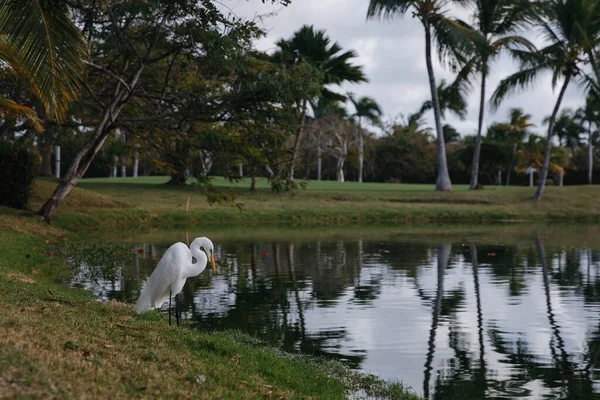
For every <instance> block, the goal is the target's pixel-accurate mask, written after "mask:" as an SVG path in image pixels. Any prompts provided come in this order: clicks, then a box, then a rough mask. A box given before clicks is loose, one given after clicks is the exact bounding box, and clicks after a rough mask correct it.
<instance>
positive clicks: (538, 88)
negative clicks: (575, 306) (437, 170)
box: [221, 0, 585, 136]
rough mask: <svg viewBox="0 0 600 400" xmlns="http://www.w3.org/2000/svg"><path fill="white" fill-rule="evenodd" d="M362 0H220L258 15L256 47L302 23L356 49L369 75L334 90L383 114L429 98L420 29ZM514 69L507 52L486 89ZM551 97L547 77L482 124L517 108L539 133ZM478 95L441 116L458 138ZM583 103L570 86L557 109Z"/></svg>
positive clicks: (270, 45) (467, 129)
mask: <svg viewBox="0 0 600 400" xmlns="http://www.w3.org/2000/svg"><path fill="white" fill-rule="evenodd" d="M368 3H369V2H368V0H292V4H291V5H289V6H288V7H282V6H280V5H275V6H274V5H271V4H262V3H261V1H260V0H221V4H223V7H228V8H230V9H231V10H232V11H233V12H234V13H235V14H236V15H237V16H238V17H245V18H248V19H255V18H257V17H260V16H263V18H258V19H257V22H258V23H259V25H260V26H261V27H263V28H264V29H265V30H267V32H268V34H267V36H266V37H265V38H262V39H260V40H258V41H257V42H256V47H257V48H258V49H259V50H264V51H272V50H274V48H275V42H276V41H277V40H279V39H281V38H289V37H290V36H292V35H293V33H294V32H295V31H296V30H298V29H299V28H300V27H301V26H302V25H304V24H307V25H314V26H315V28H317V29H324V30H326V31H327V34H328V35H329V37H330V38H331V39H332V40H335V41H337V42H338V43H339V44H340V45H341V46H342V47H343V48H344V49H354V50H355V51H356V52H357V53H358V58H357V59H356V64H360V65H363V67H364V72H365V74H366V75H367V77H368V79H369V83H362V84H357V85H345V86H343V87H342V88H341V89H337V90H338V91H341V92H346V91H352V92H354V93H356V94H357V95H359V96H371V97H373V98H375V100H377V101H378V102H379V104H380V105H381V106H382V107H383V111H384V114H385V116H386V117H388V118H395V117H398V116H399V115H400V114H403V115H407V114H409V113H412V112H415V111H416V110H417V109H418V108H419V107H420V105H421V104H422V103H423V101H425V100H426V99H428V98H429V96H430V94H429V86H428V82H427V71H426V67H425V55H424V53H425V51H424V34H423V28H422V26H421V25H420V23H419V22H418V21H417V20H415V19H412V18H410V15H407V17H405V18H402V19H396V20H393V21H384V22H381V21H378V20H369V21H367V20H366V18H365V16H366V11H367V6H368ZM462 13H464V12H462ZM462 13H461V14H462ZM266 14H271V15H269V16H267V15H266ZM463 16H464V14H463V15H461V17H463ZM465 18H466V17H465ZM515 67H516V65H514V64H513V62H512V60H511V59H510V58H509V57H507V56H502V57H500V58H499V59H498V60H497V61H496V62H495V63H494V64H492V66H491V74H490V77H489V79H488V82H489V83H488V93H489V94H491V93H492V92H493V91H494V89H495V87H496V84H497V83H498V82H499V81H500V80H501V79H502V78H504V77H506V76H508V75H509V74H511V73H513V72H514V71H515ZM435 71H436V79H437V81H438V83H439V81H440V80H441V79H442V78H444V79H446V81H448V82H450V81H452V80H453V75H452V73H451V72H450V71H447V70H444V69H443V68H442V67H441V66H440V65H439V64H438V63H437V59H436V66H435ZM334 89H335V88H334ZM557 95H558V88H557V90H555V91H553V90H552V87H551V85H550V79H549V77H545V78H543V79H540V80H539V81H538V82H537V84H536V85H535V86H534V87H533V88H530V89H527V90H525V91H523V92H521V93H518V94H515V95H513V96H511V97H509V98H508V99H507V100H506V101H505V102H504V103H503V105H502V106H501V107H500V109H499V110H498V111H497V112H495V113H494V114H491V113H490V112H489V109H488V110H486V112H487V116H486V119H485V124H484V125H487V124H488V123H490V122H493V121H503V120H505V119H507V114H508V110H509V109H510V108H511V107H521V108H523V109H524V110H525V112H527V113H529V114H531V115H532V116H533V123H535V124H536V125H537V126H538V128H537V129H538V130H539V131H540V133H542V129H541V127H542V125H541V123H542V120H543V119H544V118H545V117H546V116H547V115H549V114H550V113H551V111H552V107H553V106H554V102H555V100H556V97H557ZM478 98H479V94H478V91H477V90H474V91H473V92H472V93H471V95H470V97H469V108H468V115H467V118H466V119H465V120H464V121H461V120H460V119H458V118H456V117H454V116H451V115H450V116H448V115H447V116H446V117H447V120H446V123H450V124H451V125H453V126H454V127H455V128H456V129H457V130H458V131H459V132H460V133H461V134H462V135H463V136H464V135H472V134H475V133H476V130H477V114H478V104H479V101H478ZM488 99H489V96H488ZM584 102H585V95H584V93H583V91H582V90H581V89H579V88H578V87H577V86H575V85H572V86H571V87H570V89H569V90H567V93H566V95H565V99H564V101H563V107H571V108H573V109H575V108H577V107H579V106H581V105H582V104H584ZM427 122H428V124H429V125H430V126H433V123H432V122H433V115H432V113H431V112H430V113H429V114H428V115H427Z"/></svg>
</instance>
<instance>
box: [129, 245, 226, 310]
mask: <svg viewBox="0 0 600 400" xmlns="http://www.w3.org/2000/svg"><path fill="white" fill-rule="evenodd" d="M213 253H214V247H213V243H212V242H211V241H210V240H209V239H208V238H205V237H201V238H196V239H194V241H193V242H192V244H191V245H190V247H189V248H188V247H187V246H186V245H185V243H181V242H178V243H175V244H174V245H172V246H171V247H169V248H168V249H167V251H166V252H165V254H164V255H163V257H162V258H161V259H160V261H159V262H158V265H157V266H156V268H155V269H154V271H153V272H152V275H150V278H148V280H147V281H146V286H145V287H144V290H142V293H141V294H140V297H139V299H138V300H137V302H136V303H135V306H134V310H135V311H136V312H138V313H139V312H143V311H147V310H150V309H153V308H159V307H161V306H162V304H163V303H164V302H165V301H166V300H167V299H168V298H169V296H177V294H179V292H181V290H182V289H183V285H185V281H186V279H187V278H191V277H194V276H197V275H199V274H200V273H201V272H202V271H204V269H205V268H206V264H207V263H208V259H209V257H210V261H211V264H212V269H213V272H215V273H216V268H215V260H214V254H213ZM192 257H193V258H195V259H196V262H193V258H192ZM169 318H170V317H169Z"/></svg>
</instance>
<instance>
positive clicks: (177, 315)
mask: <svg viewBox="0 0 600 400" xmlns="http://www.w3.org/2000/svg"><path fill="white" fill-rule="evenodd" d="M175 318H176V319H177V326H179V295H178V294H177V295H175Z"/></svg>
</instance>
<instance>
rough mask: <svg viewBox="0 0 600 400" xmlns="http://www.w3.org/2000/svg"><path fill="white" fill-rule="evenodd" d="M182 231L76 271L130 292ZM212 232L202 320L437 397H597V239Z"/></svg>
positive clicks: (104, 293)
mask: <svg viewBox="0 0 600 400" xmlns="http://www.w3.org/2000/svg"><path fill="white" fill-rule="evenodd" d="M175 236H177V237H176V238H175V239H174V240H167V239H166V238H165V236H161V238H160V239H153V240H151V241H150V240H146V239H145V240H139V241H138V242H136V239H135V238H134V239H133V241H132V244H131V252H132V254H133V255H132V256H131V257H130V259H128V260H127V261H126V262H125V263H124V264H123V266H122V268H119V269H118V271H117V276H116V277H115V278H114V279H101V278H98V277H96V278H94V279H89V275H88V274H86V273H85V269H84V270H82V271H81V272H80V273H78V274H77V275H76V276H74V278H73V280H72V284H73V285H75V286H81V287H85V288H87V289H89V290H91V291H92V292H93V293H95V294H96V295H97V296H98V298H100V299H103V300H106V299H111V298H114V299H117V300H120V301H127V302H135V300H136V299H137V296H138V294H139V292H140V290H141V288H142V287H143V284H144V280H145V278H146V277H147V276H148V275H149V274H150V273H151V272H152V270H153V268H154V266H155V265H156V263H157V262H158V260H159V259H160V257H161V256H162V254H163V253H164V251H165V250H166V249H167V247H168V246H169V245H170V244H172V243H173V242H175V241H184V242H185V234H181V233H180V234H178V235H175ZM275 236H277V235H275ZM349 237H350V238H349ZM190 239H193V237H190ZM214 242H215V246H216V252H215V258H216V260H217V270H218V274H217V275H215V276H213V275H212V272H211V271H210V268H209V269H207V270H206V271H205V272H204V273H202V274H201V275H200V276H198V277H196V278H193V279H188V281H187V284H186V286H185V287H184V290H183V292H182V298H181V299H182V302H181V306H182V310H183V311H182V313H183V316H184V318H187V319H188V320H190V321H191V323H192V324H194V325H195V326H196V327H197V328H199V329H207V330H220V329H239V330H241V331H243V332H247V333H250V334H252V335H256V336H258V337H260V338H262V339H264V340H266V341H269V342H270V343H272V344H274V345H276V346H279V347H281V348H283V349H285V350H287V351H292V352H303V353H310V354H317V355H323V356H326V357H331V358H335V359H339V360H341V361H342V362H344V363H345V364H347V365H349V366H350V367H352V368H356V369H360V370H363V371H367V372H371V373H375V374H377V375H379V376H381V377H383V378H388V379H401V380H402V381H403V382H404V383H405V384H407V385H409V386H411V387H412V388H413V389H414V390H415V391H417V392H419V393H420V394H421V395H423V396H424V397H425V398H428V399H453V398H461V399H514V398H523V399H542V398H549V399H550V398H551V399H555V398H561V399H594V398H600V251H597V250H596V249H592V248H589V247H578V246H573V245H560V243H559V244H557V243H556V241H554V242H553V244H552V245H550V244H545V241H544V239H543V237H542V238H540V237H539V236H531V237H525V239H519V240H516V241H514V244H510V245H507V244H502V243H496V244H495V243H493V240H492V241H491V243H490V240H489V239H488V240H486V241H485V243H478V242H477V240H472V241H470V242H469V243H464V242H456V241H454V240H453V239H452V237H446V238H441V239H439V240H437V241H436V240H435V239H434V240H431V239H428V240H427V241H426V242H423V241H419V240H404V239H399V238H389V237H388V238H373V237H372V236H371V235H361V234H360V233H357V234H356V235H344V237H343V238H338V237H327V236H325V237H318V238H317V237H316V236H315V237H313V238H310V236H309V237H308V238H307V237H304V238H303V239H289V240H288V239H284V238H283V237H282V238H276V239H273V238H271V239H264V238H263V239H256V240H244V239H238V238H236V239H227V238H226V237H225V238H220V239H218V240H214Z"/></svg>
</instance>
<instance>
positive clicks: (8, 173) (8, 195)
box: [0, 143, 40, 209]
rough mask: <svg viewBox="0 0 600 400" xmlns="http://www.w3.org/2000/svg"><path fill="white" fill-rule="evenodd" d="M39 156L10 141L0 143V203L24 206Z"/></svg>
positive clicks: (10, 205)
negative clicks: (0, 177)
mask: <svg viewBox="0 0 600 400" xmlns="http://www.w3.org/2000/svg"><path fill="white" fill-rule="evenodd" d="M39 163H40V156H39V154H38V153H37V152H31V151H28V150H25V149H21V148H19V147H17V146H15V145H14V144H11V143H0V171H2V179H0V205H6V206H9V207H14V208H21V209H23V208H25V206H26V205H27V200H29V192H30V190H31V183H32V182H33V179H34V178H35V175H36V172H37V168H38V164H39Z"/></svg>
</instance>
